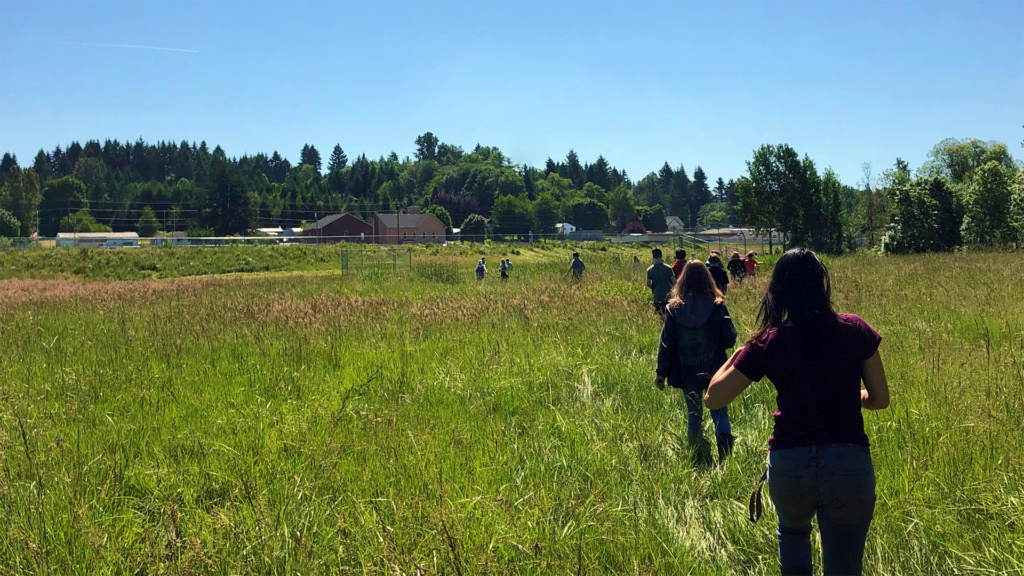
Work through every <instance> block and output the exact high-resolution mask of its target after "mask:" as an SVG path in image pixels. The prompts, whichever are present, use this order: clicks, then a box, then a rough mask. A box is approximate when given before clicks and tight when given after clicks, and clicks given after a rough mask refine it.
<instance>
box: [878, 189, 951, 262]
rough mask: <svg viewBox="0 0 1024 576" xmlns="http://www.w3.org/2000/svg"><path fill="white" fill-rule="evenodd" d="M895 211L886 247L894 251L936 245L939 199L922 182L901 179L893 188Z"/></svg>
mask: <svg viewBox="0 0 1024 576" xmlns="http://www.w3.org/2000/svg"><path fill="white" fill-rule="evenodd" d="M889 194H890V196H891V197H892V198H893V201H894V204H895V214H894V215H893V217H892V220H891V221H890V223H889V231H888V232H887V233H886V234H885V236H884V237H883V238H882V249H883V250H885V251H886V252H891V253H893V254H908V253H915V252H928V251H931V250H933V249H935V242H936V238H935V228H936V220H937V218H938V202H936V201H935V200H933V199H932V197H931V196H930V195H929V194H928V189H927V186H926V185H922V183H920V182H914V183H912V182H909V181H906V180H903V181H899V182H898V183H897V184H896V185H895V186H893V187H892V188H890V189H889Z"/></svg>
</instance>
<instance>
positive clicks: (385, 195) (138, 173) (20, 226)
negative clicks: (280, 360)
mask: <svg viewBox="0 0 1024 576" xmlns="http://www.w3.org/2000/svg"><path fill="white" fill-rule="evenodd" d="M992 163H994V165H993V166H991V167H990V166H988V165H989V164H992ZM1018 172H1019V166H1018V165H1017V163H1016V161H1015V160H1013V158H1012V156H1010V155H1009V152H1008V151H1007V150H1006V147H1005V146H1004V145H1002V144H998V143H984V142H980V141H976V140H970V141H967V140H965V141H958V140H947V141H943V142H942V143H940V144H938V145H937V146H936V147H935V149H934V150H933V151H932V153H931V154H930V156H929V162H928V163H926V165H925V166H923V167H922V168H921V169H920V170H918V175H917V177H916V179H915V178H913V177H912V175H911V171H910V170H909V167H907V166H905V163H903V162H902V161H901V160H897V165H896V168H894V169H892V170H887V171H886V172H885V174H883V177H882V178H881V179H880V181H879V182H875V180H874V179H873V178H872V177H871V174H870V172H869V171H866V172H865V180H864V181H863V182H862V183H861V184H860V185H858V186H856V187H854V186H848V185H845V184H843V183H841V182H840V180H839V178H838V176H837V175H836V174H835V173H834V172H833V171H832V170H831V169H826V170H824V171H819V170H818V169H817V167H816V166H815V163H814V162H813V160H811V159H810V157H809V156H807V155H804V156H803V157H800V156H799V154H798V153H797V152H796V151H795V150H793V148H792V147H790V146H788V145H786V144H781V145H765V146H762V147H760V148H759V149H758V150H756V151H755V152H754V154H753V158H752V159H751V160H750V161H748V162H747V173H746V174H744V175H742V176H740V177H738V178H735V179H729V180H724V179H723V178H717V179H716V180H715V181H714V182H711V180H710V178H709V177H708V176H707V174H706V173H705V172H704V170H703V169H702V168H701V167H700V166H697V167H696V168H695V169H694V170H693V172H692V173H691V172H689V171H687V170H686V168H685V167H684V166H683V165H682V164H680V165H678V166H676V167H672V165H670V164H669V163H668V162H665V163H664V164H663V165H662V166H661V168H660V169H658V170H657V171H653V172H650V173H649V174H647V175H646V176H644V177H643V178H641V179H640V180H639V181H636V182H634V181H633V180H632V179H631V178H630V176H629V175H628V174H627V173H626V171H625V170H620V169H618V168H616V167H615V166H613V165H611V164H610V163H609V162H608V160H607V159H605V158H604V157H603V156H598V158H597V159H596V160H594V161H593V162H584V161H582V160H581V159H580V157H579V156H578V154H577V153H576V152H575V151H573V150H570V151H569V152H568V154H566V156H565V158H564V159H562V160H559V161H556V160H553V159H551V158H549V159H548V160H547V161H546V162H545V164H544V166H543V168H541V167H532V166H526V165H520V164H515V163H513V162H512V160H511V159H510V158H508V157H507V156H506V155H505V154H504V153H503V152H501V150H499V149H498V148H496V147H493V146H482V145H479V144H478V145H477V146H476V147H475V148H473V149H472V151H469V152H467V151H465V150H464V149H463V148H462V147H461V146H458V145H455V144H450V143H446V142H441V141H440V140H439V139H438V138H437V137H436V136H435V135H434V134H432V133H430V132H427V133H425V134H422V135H420V136H418V137H416V139H415V153H414V155H413V157H412V158H410V157H405V158H402V159H399V157H398V155H397V154H396V153H394V152H392V153H391V154H389V155H387V156H381V157H379V158H377V159H376V160H371V159H369V158H368V157H367V156H366V155H365V154H360V155H358V156H356V157H355V159H354V160H352V161H351V162H350V160H349V158H348V155H347V154H346V153H345V151H344V150H343V149H342V147H341V145H340V144H338V145H335V146H334V148H333V149H332V150H331V153H330V154H329V156H328V157H327V161H326V164H325V163H324V161H323V159H322V157H321V154H320V151H319V150H318V149H317V148H316V147H315V146H313V145H310V144H307V145H305V146H303V148H302V150H301V152H300V154H299V161H298V162H297V163H295V164H293V163H292V162H291V161H289V160H288V159H287V158H285V157H283V156H282V155H281V154H280V153H279V152H277V151H275V152H273V153H272V154H270V155H267V154H264V153H259V154H256V155H252V156H249V155H243V156H241V157H237V158H234V157H228V156H227V154H226V152H225V151H224V150H223V149H222V148H221V147H220V146H216V147H214V148H213V150H210V148H209V146H208V145H207V144H206V142H200V143H199V144H196V143H194V142H193V143H191V144H190V143H188V142H186V141H183V142H181V143H180V144H175V143H173V142H163V141H161V142H157V143H155V144H150V143H146V142H145V141H143V140H142V139H139V140H137V141H135V142H134V143H128V142H125V143H121V142H119V141H117V140H106V141H105V142H103V143H102V144H101V143H100V142H99V141H98V140H90V141H88V142H86V143H85V145H84V146H83V145H81V144H79V143H78V142H72V143H71V144H70V145H69V146H67V147H66V148H61V147H60V146H57V147H56V148H54V149H53V151H50V152H47V151H45V150H40V151H39V152H38V153H37V154H36V156H35V158H34V160H33V163H32V165H31V166H30V167H22V166H21V165H20V164H19V163H18V160H17V158H16V157H15V156H14V155H12V154H9V153H7V154H4V156H3V159H2V162H0V236H28V235H30V234H32V233H33V232H34V231H38V233H39V234H40V235H42V236H53V235H55V234H56V233H57V232H62V231H63V232H70V231H79V232H84V231H107V230H114V231H126V230H138V231H139V232H140V235H144V236H151V235H154V234H157V233H158V232H159V231H161V230H163V231H188V232H189V233H190V234H193V235H236V234H246V233H249V232H250V231H252V230H253V229H255V228H259V227H265V226H279V225H284V226H301V225H302V224H303V223H306V222H310V221H313V220H316V219H317V218H320V217H323V216H325V215H328V214H332V213H337V212H351V213H353V214H356V215H357V216H360V217H362V218H364V219H367V220H369V219H370V218H372V215H373V214H375V213H382V212H399V211H401V210H403V209H404V208H405V207H407V206H411V205H417V206H421V207H422V208H423V209H424V211H426V212H430V213H433V214H436V215H437V216H438V217H439V218H440V219H441V220H442V221H443V222H444V223H445V225H446V226H447V227H448V228H457V227H461V228H463V229H464V230H465V232H466V233H470V234H482V233H483V229H484V228H485V226H486V222H487V220H488V219H489V220H490V223H491V224H492V225H493V228H494V232H495V233H496V234H501V235H506V236H507V235H525V234H528V233H530V232H533V233H534V234H537V235H541V234H551V233H553V232H554V231H555V224H556V223H558V222H561V221H566V222H569V223H571V224H573V225H575V226H576V227H577V228H580V229H588V230H605V231H623V230H625V231H627V232H633V231H635V232H646V231H650V232H662V231H665V230H666V217H667V216H677V217H679V218H680V220H681V221H682V222H683V223H684V225H686V226H691V227H692V226H696V225H700V226H704V227H706V228H714V227H720V226H727V225H738V224H746V225H749V226H753V227H755V228H757V229H758V230H761V231H763V232H767V231H777V232H779V233H781V234H782V235H783V236H784V238H785V241H786V243H787V244H801V245H805V246H810V247H813V248H816V249H818V250H822V251H826V252H841V251H843V250H846V249H850V248H855V247H859V246H861V245H863V244H865V243H866V244H868V245H871V246H874V245H877V244H881V245H882V246H884V247H885V248H886V249H887V250H891V251H894V252H906V251H921V250H948V249H951V248H952V247H954V246H958V245H960V244H961V243H964V242H968V243H982V244H987V243H1004V244H1005V243H1013V242H1020V241H1021V236H1020V234H1021V231H1020V221H1021V216H1020V214H1019V213H1020V207H1019V205H1020V204H1021V201H1020V198H1019V197H1020V194H1021V192H1020V188H1021V183H1020V180H1021V177H1020V175H1019V174H1018ZM1015 202H1016V204H1015ZM996 206H1001V207H1002V214H1001V215H1000V214H998V213H996V212H998V211H997V210H995V208H994V207H996ZM992 227H995V228H994V229H996V230H997V231H996V232H993V233H990V232H988V230H990V229H993V228H992ZM922 238H923V239H926V240H927V241H925V240H921V239H922ZM939 238H941V240H937V239H939Z"/></svg>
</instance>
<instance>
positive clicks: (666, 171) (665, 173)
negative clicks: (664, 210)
mask: <svg viewBox="0 0 1024 576" xmlns="http://www.w3.org/2000/svg"><path fill="white" fill-rule="evenodd" d="M674 176H675V173H674V172H672V167H671V166H669V165H668V162H665V164H664V165H663V166H662V167H661V170H658V186H659V187H661V195H662V196H665V197H668V196H671V195H672V178H673V177H674Z"/></svg>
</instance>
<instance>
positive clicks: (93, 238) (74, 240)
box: [57, 232, 139, 248]
mask: <svg viewBox="0 0 1024 576" xmlns="http://www.w3.org/2000/svg"><path fill="white" fill-rule="evenodd" d="M57 246H77V247H79V248H138V247H139V235H138V234H137V233H135V232H60V233H58V234H57Z"/></svg>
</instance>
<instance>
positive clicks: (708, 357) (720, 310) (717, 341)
mask: <svg viewBox="0 0 1024 576" xmlns="http://www.w3.org/2000/svg"><path fill="white" fill-rule="evenodd" d="M735 344H736V328H735V327H734V326H733V324H732V318H730V317H729V309H728V308H726V307H725V298H724V297H723V296H722V293H721V292H720V291H719V290H718V288H716V287H715V281H714V280H713V279H712V278H711V273H710V272H708V268H707V266H705V265H704V264H703V263H702V262H700V261H699V260H694V261H692V262H688V263H687V264H686V266H684V267H683V273H682V274H681V275H680V276H679V278H678V279H676V283H675V287H674V288H673V289H672V299H671V300H670V301H669V303H668V312H667V314H666V318H665V324H664V326H662V329H661V341H660V343H659V345H658V371H657V373H658V377H657V379H656V380H655V381H654V384H655V385H656V386H657V387H658V389H659V390H664V389H665V380H666V378H667V379H668V382H669V385H670V386H672V387H673V388H680V389H682V391H683V394H684V396H685V397H686V414H687V422H686V429H687V436H688V438H689V440H690V443H691V444H692V445H693V446H694V447H696V448H697V449H698V451H699V452H701V453H702V452H703V450H702V449H703V447H704V445H705V442H704V434H703V431H702V430H701V420H702V419H703V415H704V407H703V406H701V396H702V395H703V394H704V390H706V389H707V386H708V382H710V381H711V375H712V374H714V373H715V371H716V370H718V368H719V366H721V365H722V364H723V363H724V362H725V359H726V350H728V349H729V348H732V347H733V346H734V345H735ZM711 421H712V422H714V424H715V438H716V440H717V444H718V457H719V459H722V458H725V457H726V456H727V455H728V454H729V452H730V451H732V445H733V437H732V428H731V426H730V424H729V412H728V409H727V408H725V407H724V406H722V407H721V408H719V409H716V410H711Z"/></svg>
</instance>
